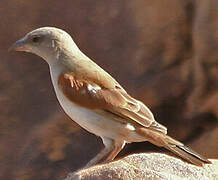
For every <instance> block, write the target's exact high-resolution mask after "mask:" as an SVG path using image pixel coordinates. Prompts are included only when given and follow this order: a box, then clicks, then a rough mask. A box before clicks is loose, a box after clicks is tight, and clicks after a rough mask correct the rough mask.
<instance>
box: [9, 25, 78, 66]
mask: <svg viewBox="0 0 218 180" xmlns="http://www.w3.org/2000/svg"><path fill="white" fill-rule="evenodd" d="M9 50H15V51H25V52H30V53H33V54H36V55H38V56H40V57H42V58H43V59H45V60H46V61H48V59H57V57H56V56H59V55H60V53H62V52H66V51H71V52H72V53H73V51H77V50H78V47H77V46H76V44H75V43H74V41H73V40H72V38H71V36H70V35H69V34H68V33H66V32H65V31H63V30H61V29H58V28H54V27H42V28H39V29H35V30H33V31H31V32H29V33H27V34H26V35H25V36H24V37H23V38H21V39H20V40H18V41H16V42H15V43H14V44H13V45H12V46H11V47H10V49H9ZM48 63H50V62H48Z"/></svg>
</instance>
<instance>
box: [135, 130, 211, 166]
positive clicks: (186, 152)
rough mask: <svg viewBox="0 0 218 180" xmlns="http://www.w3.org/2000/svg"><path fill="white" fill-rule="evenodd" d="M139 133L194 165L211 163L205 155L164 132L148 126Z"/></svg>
mask: <svg viewBox="0 0 218 180" xmlns="http://www.w3.org/2000/svg"><path fill="white" fill-rule="evenodd" d="M138 133H139V134H141V135H142V134H143V136H144V137H146V138H147V139H148V141H149V142H151V143H152V144H155V145H157V146H160V147H164V148H166V149H168V150H170V151H171V152H173V153H175V154H176V155H178V156H180V157H181V158H183V159H184V160H186V161H188V162H190V163H192V164H194V165H197V166H203V165H204V164H208V163H211V162H210V161H209V160H208V159H207V158H205V157H204V156H202V155H200V154H198V153H197V152H195V151H193V150H192V149H190V148H188V147H187V146H185V145H184V144H183V143H181V142H179V141H177V140H175V139H173V138H171V137H170V136H168V135H166V134H164V133H161V132H158V131H155V130H152V129H147V128H140V129H138Z"/></svg>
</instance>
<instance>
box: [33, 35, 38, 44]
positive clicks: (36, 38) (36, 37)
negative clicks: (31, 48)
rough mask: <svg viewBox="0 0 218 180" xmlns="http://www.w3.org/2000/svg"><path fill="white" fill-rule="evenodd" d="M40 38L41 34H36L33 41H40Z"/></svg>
mask: <svg viewBox="0 0 218 180" xmlns="http://www.w3.org/2000/svg"><path fill="white" fill-rule="evenodd" d="M39 40H40V37H39V36H35V37H33V39H32V41H33V42H34V43H37V42H39Z"/></svg>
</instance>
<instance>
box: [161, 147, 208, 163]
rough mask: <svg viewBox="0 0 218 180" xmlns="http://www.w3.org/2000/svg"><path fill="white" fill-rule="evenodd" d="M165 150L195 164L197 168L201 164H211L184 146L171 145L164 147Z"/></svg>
mask: <svg viewBox="0 0 218 180" xmlns="http://www.w3.org/2000/svg"><path fill="white" fill-rule="evenodd" d="M164 147H165V148H166V149H168V150H170V151H172V152H173V153H175V154H177V155H178V156H180V157H181V158H183V159H184V160H186V161H188V162H190V163H192V164H195V165H197V166H203V164H207V163H211V162H210V161H209V160H208V159H207V158H205V157H203V156H202V155H200V154H198V153H196V152H194V151H193V150H191V149H190V148H188V147H186V146H178V145H172V144H168V145H166V146H164Z"/></svg>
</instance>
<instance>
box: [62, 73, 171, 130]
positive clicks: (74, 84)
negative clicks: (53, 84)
mask: <svg viewBox="0 0 218 180" xmlns="http://www.w3.org/2000/svg"><path fill="white" fill-rule="evenodd" d="M97 82H98V81H97V80H95V79H94V78H92V79H91V80H90V79H86V80H84V79H81V78H80V79H77V77H76V76H75V75H73V73H62V74H60V76H59V79H58V85H59V88H60V89H61V90H62V91H63V93H64V94H65V96H66V97H67V98H68V99H69V100H70V101H72V102H73V103H75V104H78V105H79V106H82V107H85V108H88V109H97V110H107V111H109V112H112V113H115V114H117V115H119V116H121V117H123V118H124V119H129V120H131V121H135V122H137V123H138V124H140V125H142V126H144V127H150V125H151V124H152V127H153V128H154V129H156V130H157V129H158V130H159V131H161V132H163V133H165V134H166V133H167V132H166V131H167V129H166V127H164V126H162V125H160V124H159V123H157V122H156V121H155V120H154V117H153V115H152V113H151V112H150V110H149V109H148V108H147V107H146V106H145V105H144V104H143V103H142V102H140V101H138V100H136V99H134V98H132V97H131V96H130V95H128V94H127V93H126V91H124V89H123V88H119V87H120V86H119V87H117V85H118V83H117V82H115V83H116V84H115V83H114V84H113V83H111V82H110V87H113V88H107V87H105V86H103V84H100V85H99V84H97ZM89 86H92V87H93V90H92V89H90V90H89Z"/></svg>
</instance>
